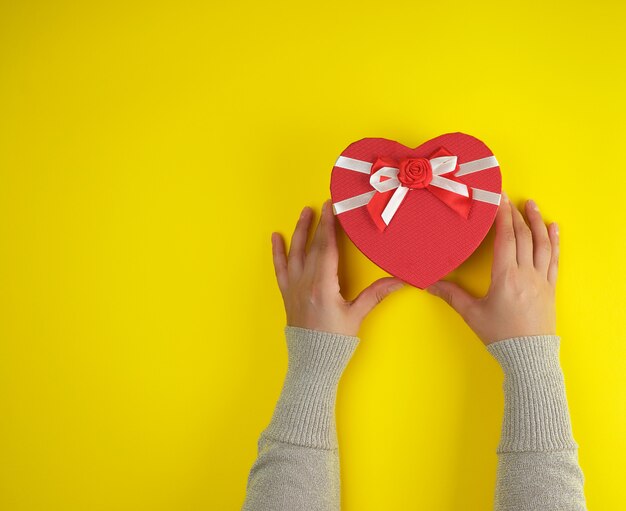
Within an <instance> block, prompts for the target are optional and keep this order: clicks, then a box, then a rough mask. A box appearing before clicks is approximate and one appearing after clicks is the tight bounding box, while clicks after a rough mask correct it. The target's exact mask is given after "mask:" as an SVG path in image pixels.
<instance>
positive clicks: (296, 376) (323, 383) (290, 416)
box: [263, 325, 359, 449]
mask: <svg viewBox="0 0 626 511" xmlns="http://www.w3.org/2000/svg"><path fill="white" fill-rule="evenodd" d="M284 333H285V337H286V340H287V351H288V357H289V358H288V368H287V376H286V377H285V382H284V384H283V388H282V391H281V394H280V398H279V400H278V403H277V404H276V408H275V410H274V415H273V416H272V420H271V422H270V424H269V426H268V427H267V428H266V429H265V431H264V432H263V434H264V435H265V436H267V437H271V438H274V439H276V440H279V441H282V442H288V443H292V444H298V445H304V446H308V447H315V448H318V449H336V448H337V432H336V427H335V400H336V396H337V385H338V383H339V379H340V378H341V375H342V373H343V371H344V369H345V367H346V366H347V365H348V362H349V361H350V358H351V357H352V354H353V353H354V350H355V349H356V347H357V346H358V344H359V338H358V337H355V336H350V335H343V334H338V333H332V332H324V331H321V330H311V329H308V328H301V327H295V326H290V325H287V326H285V329H284Z"/></svg>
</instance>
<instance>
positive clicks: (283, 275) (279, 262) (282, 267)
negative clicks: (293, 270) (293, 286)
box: [272, 232, 289, 294]
mask: <svg viewBox="0 0 626 511" xmlns="http://www.w3.org/2000/svg"><path fill="white" fill-rule="evenodd" d="M272 259H273V260H274V273H275V274H276V282H278V288H279V289H280V292H281V294H284V293H285V291H286V290H287V284H288V283H289V275H288V271H287V255H286V253H285V240H283V237H282V236H281V235H280V234H279V233H277V232H273V233H272Z"/></svg>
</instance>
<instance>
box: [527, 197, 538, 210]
mask: <svg viewBox="0 0 626 511" xmlns="http://www.w3.org/2000/svg"><path fill="white" fill-rule="evenodd" d="M528 205H529V206H530V207H531V208H533V209H534V210H535V211H539V207H538V206H537V203H536V202H535V201H534V200H532V199H528Z"/></svg>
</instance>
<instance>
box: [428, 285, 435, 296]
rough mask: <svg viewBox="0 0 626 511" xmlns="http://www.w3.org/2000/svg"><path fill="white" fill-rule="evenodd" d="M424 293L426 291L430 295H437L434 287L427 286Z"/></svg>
mask: <svg viewBox="0 0 626 511" xmlns="http://www.w3.org/2000/svg"><path fill="white" fill-rule="evenodd" d="M426 291H428V292H429V293H430V294H431V295H436V294H437V288H436V287H435V286H428V287H427V288H426Z"/></svg>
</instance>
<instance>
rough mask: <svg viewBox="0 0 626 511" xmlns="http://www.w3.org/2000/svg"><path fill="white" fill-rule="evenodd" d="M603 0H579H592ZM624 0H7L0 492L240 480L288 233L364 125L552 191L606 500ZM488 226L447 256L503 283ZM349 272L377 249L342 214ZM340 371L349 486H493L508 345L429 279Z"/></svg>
mask: <svg viewBox="0 0 626 511" xmlns="http://www.w3.org/2000/svg"><path fill="white" fill-rule="evenodd" d="M586 5H587V6H588V7H585V6H586ZM625 16H626V8H625V7H624V3H623V2H618V1H615V2H610V1H596V2H592V3H589V2H582V1H578V2H568V3H564V2H544V1H537V0H534V1H530V2H516V3H510V2H496V1H493V2H466V1H437V2H428V3H427V2H423V3H417V2H412V1H406V2H393V1H391V2H372V1H363V0H360V1H352V2H337V1H332V2H327V1H321V2H312V3H309V4H302V3H298V2H276V3H264V2H245V3H236V2H200V1H197V2H185V1H178V2H171V3H169V2H159V1H157V2H155V1H142V2H127V1H124V2H117V1H115V2H79V1H74V2H72V1H54V2H52V1H50V2H42V1H41V2H37V1H22V0H19V1H18V0H14V1H7V0H3V1H1V2H0V509H2V510H6V511H25V510H28V511H35V510H37V511H39V510H41V511H56V510H63V511H75V510H76V511H78V510H80V511H96V510H107V511H108V510H117V511H125V510H129V511H130V510H133V511H136V510H143V509H145V510H167V511H174V510H176V511H183V510H206V509H211V510H230V509H238V508H239V506H240V505H241V503H242V500H243V497H244V492H245V484H246V478H247V475H248V470H249V468H250V466H251V464H252V462H253V461H254V459H255V456H256V440H257V437H258V435H259V433H260V432H261V430H262V429H263V428H264V427H265V425H266V424H267V422H268V421H269V418H270V416H271V413H272V410H273V406H274V403H275V401H276V399H277V397H278V394H279V391H280V387H281V385H282V380H283V376H284V372H285V369H286V350H285V346H284V339H283V334H282V329H283V326H284V323H285V318H284V312H283V308H282V302H281V298H280V295H279V292H278V289H277V286H276V285H275V281H274V272H273V268H272V261H271V251H270V234H271V232H272V231H273V230H277V231H279V232H281V233H283V234H284V235H286V236H289V235H290V234H291V231H292V228H293V225H294V223H295V221H296V218H297V216H298V214H299V212H300V209H301V208H302V207H303V206H304V205H307V204H308V205H311V206H314V207H315V208H316V211H318V212H319V207H320V205H321V203H322V201H323V200H324V199H326V198H327V197H328V196H329V179H330V171H331V168H332V165H333V162H334V161H335V159H336V157H337V155H338V154H339V153H340V152H341V151H342V150H343V149H344V147H345V146H347V145H348V144H349V143H351V142H353V141H355V140H357V139H359V138H362V137H366V136H380V137H386V138H392V139H396V140H398V141H400V142H402V143H405V144H407V145H418V144H420V143H421V142H423V141H425V140H427V139H428V138H431V137H433V136H436V135H439V134H441V133H446V132H450V131H463V132H466V133H469V134H472V135H474V136H477V137H479V138H481V139H483V140H484V141H485V142H486V143H487V144H488V145H489V146H490V147H491V149H492V150H493V151H494V152H495V154H496V155H497V157H498V159H499V161H500V162H501V168H502V172H503V181H504V188H505V190H507V191H508V192H509V195H510V196H511V198H512V200H513V201H514V202H516V203H517V204H521V203H522V201H523V200H525V199H527V198H529V197H532V198H534V199H536V200H537V202H538V203H539V206H540V208H541V209H542V211H543V213H544V215H545V217H546V221H558V222H559V224H560V228H561V237H562V256H561V265H560V275H559V284H558V288H557V295H558V330H559V333H560V335H561V336H562V340H563V345H562V352H561V358H562V365H563V368H564V372H565V377H566V382H567V391H568V396H569V403H570V408H571V414H572V420H573V425H574V434H575V437H576V439H577V441H578V442H579V443H580V445H581V448H580V460H581V464H582V467H583V470H584V472H585V476H586V479H587V483H586V494H587V498H588V503H589V507H590V509H597V510H601V509H618V508H620V507H621V506H623V504H624V501H626V490H625V487H624V484H623V482H624V478H625V476H626V474H625V471H624V464H623V460H624V459H626V441H625V440H624V432H625V430H626V407H625V406H624V403H625V402H626V384H625V383H624V374H625V373H626V342H625V340H626V339H625V338H626V317H625V316H624V312H623V307H624V296H625V294H626V284H625V282H626V269H625V266H624V256H625V255H626V245H625V243H626V241H625V234H626V232H625V231H626V230H625V228H624V222H625V221H626V213H625V212H624V203H625V201H624V199H623V196H624V187H625V186H626V178H625V177H624V175H625V170H624V169H625V166H624V162H623V160H624V156H625V154H624V148H625V144H624V142H625V140H626V123H625V121H624V119H625V118H626V102H625V99H624V90H626V83H625V82H626V74H625V71H624V69H625V66H624V64H625V62H624V50H625V49H626V45H625V36H624V28H623V23H624V19H625ZM492 242H493V232H490V233H489V235H488V237H487V238H486V240H485V242H484V243H483V244H482V245H481V247H480V248H479V249H478V251H477V252H476V253H475V254H474V255H473V256H472V257H471V258H470V259H469V260H468V261H467V262H466V263H464V264H463V265H462V266H461V267H460V268H459V269H458V270H456V271H455V272H453V275H452V276H451V278H453V279H455V280H457V281H459V282H461V283H463V284H464V285H466V286H467V287H468V288H469V289H470V290H472V291H474V292H476V293H481V292H484V291H485V290H486V289H487V287H488V282H489V271H490V262H491V257H492ZM340 243H341V281H342V285H343V288H344V289H345V293H346V297H347V298H353V297H354V296H355V295H356V293H357V292H358V291H360V289H361V288H362V287H364V286H365V285H366V284H368V283H369V282H371V281H372V280H373V279H375V278H377V277H380V276H384V275H385V273H384V272H383V271H382V270H380V269H378V268H376V267H375V266H374V265H373V264H372V263H371V262H370V261H369V260H367V259H366V258H365V257H364V256H363V255H362V254H360V253H359V252H358V251H357V250H356V248H355V247H354V246H352V245H351V244H350V242H349V240H347V238H346V237H345V236H344V235H343V233H341V236H340ZM361 337H362V339H363V342H362V344H361V346H360V347H359V349H358V350H357V353H356V354H355V356H354V358H353V360H352V361H351V363H350V365H349V367H348V369H347V371H346V373H345V376H344V378H343V380H342V385H341V388H340V392H339V402H338V409H337V415H338V427H339V435H340V445H341V455H342V458H341V463H342V496H343V504H344V509H345V510H359V511H365V510H380V509H394V510H395V509H398V510H399V509H402V510H404V509H429V510H463V509H468V510H482V509H489V508H490V507H491V502H492V494H493V486H494V481H495V467H496V456H495V449H496V446H497V442H498V438H499V433H500V419H501V413H502V395H501V380H502V377H501V374H500V370H499V368H498V367H497V364H496V363H495V361H494V360H492V359H491V358H490V357H489V355H488V354H487V353H486V351H485V350H484V349H483V347H482V345H481V344H480V343H479V341H478V340H477V339H476V337H475V336H474V335H473V334H472V333H471V331H470V330H469V329H468V328H467V327H466V326H465V324H464V323H463V322H462V320H461V319H460V318H459V317H458V316H457V315H456V314H455V313H454V312H453V311H452V310H451V309H449V308H448V307H447V305H446V304H445V303H444V302H442V301H441V300H440V299H438V298H436V297H434V296H431V295H429V294H427V293H425V292H423V291H420V290H417V289H415V288H405V289H403V290H402V291H400V292H398V293H397V294H395V295H393V296H392V297H389V298H388V300H386V301H384V302H383V303H382V304H381V305H380V307H379V308H378V309H377V310H376V311H375V312H374V313H373V314H372V315H371V316H370V317H368V319H367V320H366V322H365V323H364V325H363V329H362V332H361Z"/></svg>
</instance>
